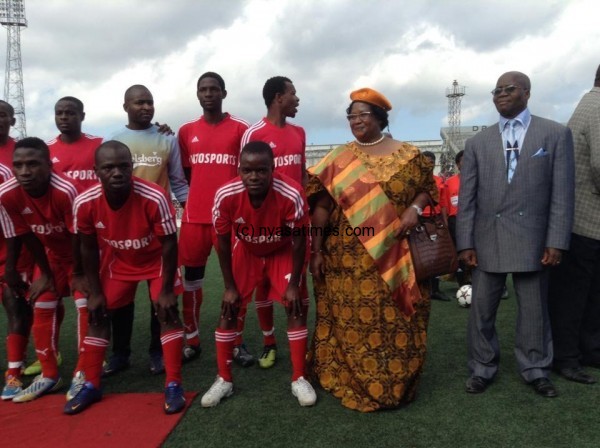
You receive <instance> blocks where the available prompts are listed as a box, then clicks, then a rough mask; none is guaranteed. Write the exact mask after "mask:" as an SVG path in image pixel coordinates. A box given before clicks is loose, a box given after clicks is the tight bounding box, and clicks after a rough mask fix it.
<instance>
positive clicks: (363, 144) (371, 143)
mask: <svg viewBox="0 0 600 448" xmlns="http://www.w3.org/2000/svg"><path fill="white" fill-rule="evenodd" d="M384 138H385V135H383V134H381V137H379V138H378V139H377V140H375V141H374V142H370V143H363V142H359V141H358V140H356V143H357V144H358V145H360V146H375V145H377V144H378V143H381V142H382V141H383V139H384Z"/></svg>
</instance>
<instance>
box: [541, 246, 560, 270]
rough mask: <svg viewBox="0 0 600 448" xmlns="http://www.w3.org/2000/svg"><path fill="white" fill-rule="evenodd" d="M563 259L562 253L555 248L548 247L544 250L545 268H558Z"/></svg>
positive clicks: (543, 260) (543, 261)
mask: <svg viewBox="0 0 600 448" xmlns="http://www.w3.org/2000/svg"><path fill="white" fill-rule="evenodd" d="M561 259H562V251H561V250H560V249H555V248H554V247H546V248H545V249H544V256H543V257H542V264H543V265H544V266H558V265H559V264H560V261H561Z"/></svg>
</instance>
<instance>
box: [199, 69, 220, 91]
mask: <svg viewBox="0 0 600 448" xmlns="http://www.w3.org/2000/svg"><path fill="white" fill-rule="evenodd" d="M204 78H213V79H216V80H217V82H218V83H219V86H220V87H221V90H223V91H225V81H224V80H223V78H222V77H221V75H219V74H218V73H215V72H206V73H203V74H202V75H200V78H198V82H197V83H196V88H198V87H200V81H202V80H203V79H204Z"/></svg>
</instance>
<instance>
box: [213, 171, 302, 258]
mask: <svg viewBox="0 0 600 448" xmlns="http://www.w3.org/2000/svg"><path fill="white" fill-rule="evenodd" d="M213 224H214V226H215V231H216V233H217V234H218V235H225V234H227V233H232V234H233V235H234V236H235V237H236V239H237V240H238V241H236V244H237V243H238V242H241V243H242V244H244V246H245V247H246V248H247V249H248V250H249V251H250V252H251V253H253V254H254V255H257V256H259V257H264V256H266V255H269V254H270V253H272V252H274V251H276V250H277V249H280V248H282V247H284V246H286V245H288V244H291V241H292V232H293V231H296V232H301V231H305V230H306V229H305V226H308V207H307V203H306V198H305V196H304V193H303V190H302V187H300V185H299V184H298V183H297V182H294V181H293V180H292V179H290V178H289V177H287V176H285V175H282V174H279V173H274V174H273V183H272V184H271V188H270V189H269V192H268V194H267V197H266V198H265V200H264V202H263V203H262V205H261V206H260V207H259V208H254V207H252V204H251V202H250V197H249V196H248V192H247V191H246V188H245V187H244V185H243V184H242V181H241V179H240V178H239V177H236V178H235V179H233V180H231V181H230V182H227V183H226V184H225V185H223V186H222V187H221V188H219V190H218V191H217V194H216V195H215V205H214V208H213Z"/></svg>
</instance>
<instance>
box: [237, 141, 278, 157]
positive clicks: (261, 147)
mask: <svg viewBox="0 0 600 448" xmlns="http://www.w3.org/2000/svg"><path fill="white" fill-rule="evenodd" d="M244 154H266V155H268V156H269V159H271V160H273V159H274V157H273V150H272V149H271V147H270V146H269V144H268V143H265V142H261V141H254V142H250V143H246V144H245V145H244V147H243V148H242V151H241V153H240V159H241V158H242V156H243V155H244Z"/></svg>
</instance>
